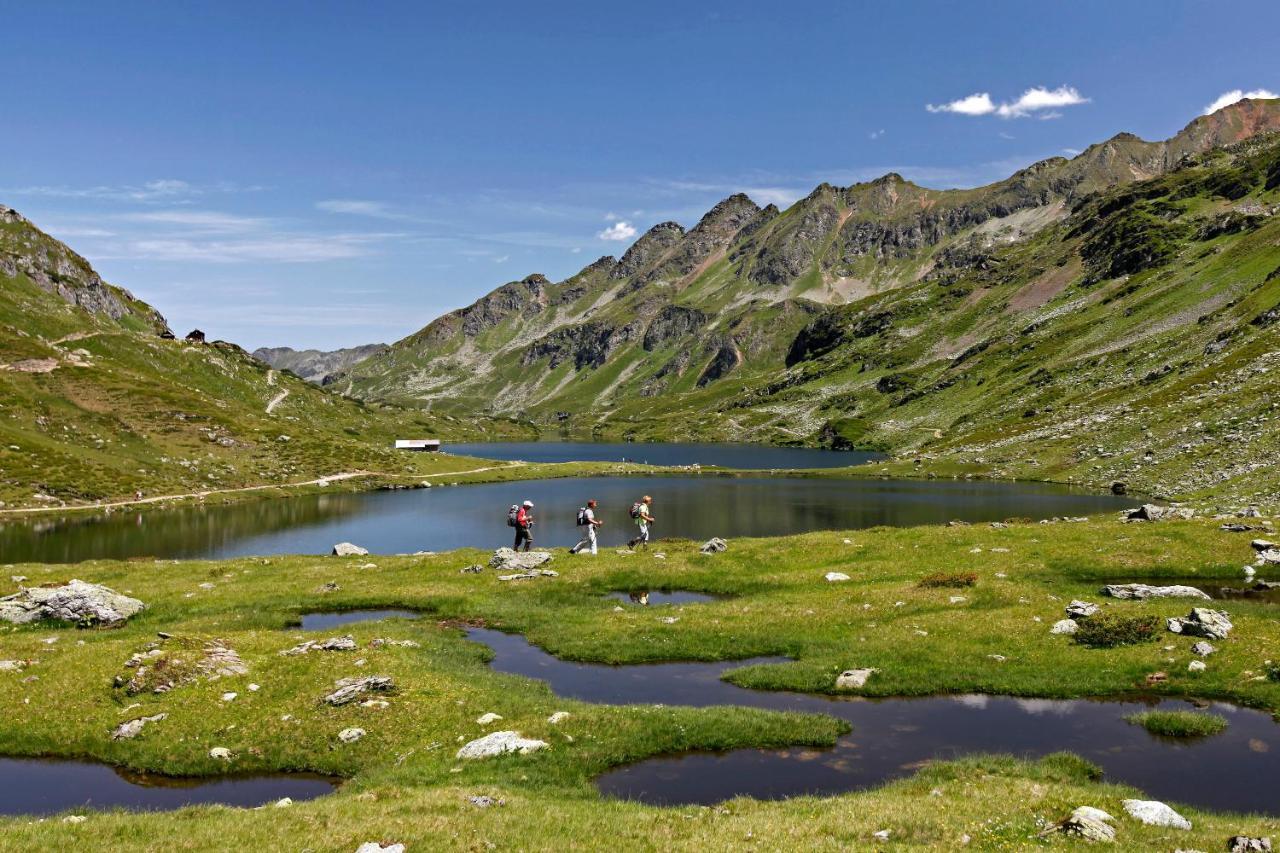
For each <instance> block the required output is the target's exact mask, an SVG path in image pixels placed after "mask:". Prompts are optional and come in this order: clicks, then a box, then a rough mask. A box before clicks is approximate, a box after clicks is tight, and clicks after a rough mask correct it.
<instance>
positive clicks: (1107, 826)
mask: <svg viewBox="0 0 1280 853" xmlns="http://www.w3.org/2000/svg"><path fill="white" fill-rule="evenodd" d="M1115 822H1116V819H1115V818H1114V817H1112V816H1111V815H1109V814H1107V813H1106V812H1104V811H1103V810H1102V809H1095V808H1093V807H1092V806H1080V807H1079V808H1077V809H1076V810H1075V811H1073V812H1072V813H1071V816H1070V817H1068V818H1067V819H1066V820H1064V821H1062V822H1060V823H1059V824H1058V825H1057V829H1058V831H1059V832H1061V833H1063V834H1064V835H1072V836H1075V837H1077V838H1083V839H1084V840H1086V841H1097V842H1101V843H1103V844H1110V843H1111V842H1113V841H1115V840H1116V829H1115V827H1114V826H1112V824H1114V823H1115Z"/></svg>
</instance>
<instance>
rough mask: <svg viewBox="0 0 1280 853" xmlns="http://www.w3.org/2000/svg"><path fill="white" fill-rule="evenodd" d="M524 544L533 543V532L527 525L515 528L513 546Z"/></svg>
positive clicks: (517, 546)
mask: <svg viewBox="0 0 1280 853" xmlns="http://www.w3.org/2000/svg"><path fill="white" fill-rule="evenodd" d="M524 544H528V545H532V544H533V534H532V533H531V532H529V528H527V527H517V528H516V544H515V546H514V547H516V548H519V547H520V546H521V545H524Z"/></svg>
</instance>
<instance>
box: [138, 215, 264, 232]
mask: <svg viewBox="0 0 1280 853" xmlns="http://www.w3.org/2000/svg"><path fill="white" fill-rule="evenodd" d="M117 218H118V219H121V220H124V221H127V222H142V223H146V224H148V225H174V226H178V227H181V228H190V229H192V230H194V231H203V232H217V233H236V232H243V231H253V230H256V229H260V228H265V227H267V226H268V225H269V224H270V222H269V220H266V219H261V218H259V217H256V216H238V215H236V214H234V213H222V212H219V211H216V210H185V209H183V210H157V211H154V212H150V213H125V214H122V215H120V216H119V217H117Z"/></svg>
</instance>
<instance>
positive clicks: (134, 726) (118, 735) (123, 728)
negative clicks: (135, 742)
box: [111, 714, 169, 740]
mask: <svg viewBox="0 0 1280 853" xmlns="http://www.w3.org/2000/svg"><path fill="white" fill-rule="evenodd" d="M168 716H169V715H168V714H155V715H153V716H150V717H138V718H137V719H136V720H129V721H128V722H127V723H121V724H120V725H118V726H116V728H115V731H113V732H112V733H111V739H112V740H132V739H133V738H136V737H137V736H138V735H140V734H142V729H143V728H144V727H145V726H146V725H147V723H158V722H160V721H161V720H163V719H164V718H166V717H168Z"/></svg>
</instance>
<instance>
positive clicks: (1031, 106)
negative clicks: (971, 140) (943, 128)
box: [924, 86, 1089, 118]
mask: <svg viewBox="0 0 1280 853" xmlns="http://www.w3.org/2000/svg"><path fill="white" fill-rule="evenodd" d="M1087 103H1089V99H1088V98H1086V97H1084V96H1083V95H1081V94H1080V92H1079V91H1077V90H1076V88H1075V87H1074V86H1059V87H1058V88H1056V89H1046V88H1045V87H1043V86H1033V87H1031V88H1030V89H1027V90H1026V91H1025V92H1023V93H1022V94H1021V95H1020V96H1018V98H1017V99H1016V100H1013V101H1004V102H1002V103H999V104H997V103H996V102H995V101H993V100H992V99H991V94H990V93H989V92H976V93H974V94H972V95H968V96H966V97H963V98H958V99H956V100H954V101H948V102H947V103H945V104H925V107H924V108H925V109H926V110H928V111H929V112H931V113H957V114H959V115H965V116H985V115H997V116H999V117H1000V118H1025V117H1026V116H1029V115H1033V114H1037V113H1038V114H1039V116H1038V117H1039V118H1061V117H1062V113H1060V112H1058V111H1057V110H1059V109H1060V108H1062V107H1073V106H1076V105H1078V104H1087Z"/></svg>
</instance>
